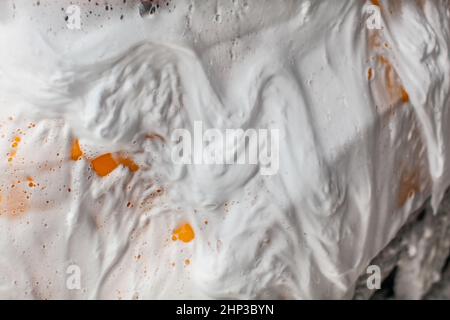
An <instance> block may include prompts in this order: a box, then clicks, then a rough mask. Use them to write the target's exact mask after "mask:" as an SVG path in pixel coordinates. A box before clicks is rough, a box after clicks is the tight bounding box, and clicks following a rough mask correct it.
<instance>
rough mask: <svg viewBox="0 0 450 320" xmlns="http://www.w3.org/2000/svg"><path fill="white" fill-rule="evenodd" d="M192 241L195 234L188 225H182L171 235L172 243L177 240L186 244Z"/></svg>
mask: <svg viewBox="0 0 450 320" xmlns="http://www.w3.org/2000/svg"><path fill="white" fill-rule="evenodd" d="M194 239H195V232H194V229H192V227H191V225H190V224H189V223H186V224H183V225H182V226H181V227H179V228H178V229H177V230H175V231H174V233H173V235H172V240H173V241H177V240H179V241H182V242H184V243H188V242H191V241H192V240H194Z"/></svg>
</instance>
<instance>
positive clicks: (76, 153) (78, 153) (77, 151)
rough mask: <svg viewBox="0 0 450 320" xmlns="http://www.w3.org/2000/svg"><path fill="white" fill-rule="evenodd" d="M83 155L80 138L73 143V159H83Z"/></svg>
mask: <svg viewBox="0 0 450 320" xmlns="http://www.w3.org/2000/svg"><path fill="white" fill-rule="evenodd" d="M82 156H83V150H81V147H80V141H79V140H78V139H76V140H74V141H73V144H72V156H71V158H72V160H73V161H78V160H80V159H81V157H82Z"/></svg>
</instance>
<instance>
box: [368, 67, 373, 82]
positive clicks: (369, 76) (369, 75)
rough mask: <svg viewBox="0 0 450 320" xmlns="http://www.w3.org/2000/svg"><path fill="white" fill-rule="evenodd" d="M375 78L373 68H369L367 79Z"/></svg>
mask: <svg viewBox="0 0 450 320" xmlns="http://www.w3.org/2000/svg"><path fill="white" fill-rule="evenodd" d="M372 79H373V69H372V68H369V70H367V80H372Z"/></svg>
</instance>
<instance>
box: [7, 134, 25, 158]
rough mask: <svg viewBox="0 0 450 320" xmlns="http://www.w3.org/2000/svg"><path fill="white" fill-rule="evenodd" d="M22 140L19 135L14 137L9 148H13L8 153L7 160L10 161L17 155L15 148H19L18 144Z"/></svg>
mask: <svg viewBox="0 0 450 320" xmlns="http://www.w3.org/2000/svg"><path fill="white" fill-rule="evenodd" d="M21 141H22V139H21V138H20V137H15V138H14V140H13V142H12V144H11V148H13V150H12V151H11V152H10V153H9V157H8V162H12V161H13V160H14V158H15V157H16V155H17V148H19V144H20V142H21Z"/></svg>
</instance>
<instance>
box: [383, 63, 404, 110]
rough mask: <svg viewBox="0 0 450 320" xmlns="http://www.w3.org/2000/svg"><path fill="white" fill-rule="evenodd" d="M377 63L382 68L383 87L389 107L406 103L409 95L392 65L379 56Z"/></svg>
mask: <svg viewBox="0 0 450 320" xmlns="http://www.w3.org/2000/svg"><path fill="white" fill-rule="evenodd" d="M378 61H379V63H380V65H381V66H382V67H384V76H385V85H386V89H387V92H388V95H389V100H390V103H391V105H392V106H393V105H396V104H398V103H399V102H402V103H403V104H405V103H408V102H409V94H408V92H407V91H406V90H405V88H404V87H403V85H402V83H401V80H400V78H399V76H398V74H397V72H396V71H395V69H394V67H393V66H392V64H391V63H390V62H389V60H387V59H386V58H385V57H383V56H380V57H379V59H378Z"/></svg>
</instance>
